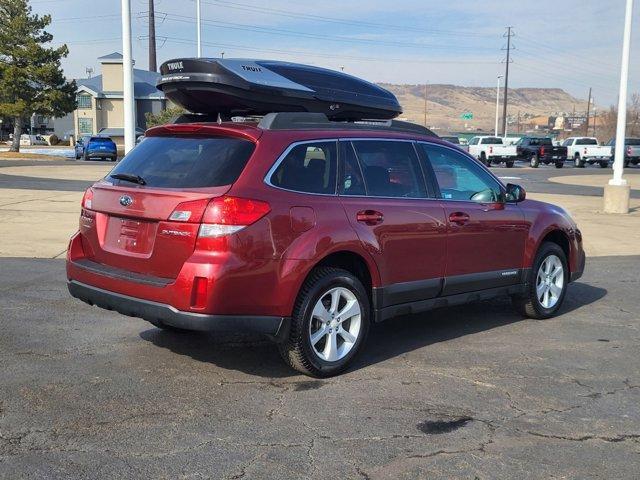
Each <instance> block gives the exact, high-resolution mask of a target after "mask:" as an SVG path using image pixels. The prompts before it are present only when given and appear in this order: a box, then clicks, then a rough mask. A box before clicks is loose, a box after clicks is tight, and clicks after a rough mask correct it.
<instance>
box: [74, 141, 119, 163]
mask: <svg viewBox="0 0 640 480" xmlns="http://www.w3.org/2000/svg"><path fill="white" fill-rule="evenodd" d="M75 155H76V160H78V159H80V158H82V159H83V160H91V159H92V158H100V159H107V160H111V161H112V162H115V161H116V160H117V159H118V148H117V147H116V144H115V143H114V141H113V140H111V138H110V137H104V136H91V135H83V136H82V137H80V138H79V139H78V141H77V142H76V146H75Z"/></svg>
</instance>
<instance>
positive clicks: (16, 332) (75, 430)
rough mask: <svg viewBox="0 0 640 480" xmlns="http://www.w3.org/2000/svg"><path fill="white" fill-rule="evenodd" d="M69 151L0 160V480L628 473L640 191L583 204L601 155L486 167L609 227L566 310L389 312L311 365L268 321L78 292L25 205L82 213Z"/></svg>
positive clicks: (636, 448)
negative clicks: (254, 324) (191, 322)
mask: <svg viewBox="0 0 640 480" xmlns="http://www.w3.org/2000/svg"><path fill="white" fill-rule="evenodd" d="M30 166H31V167H32V168H33V170H30V168H26V169H25V167H30ZM80 166H81V164H79V163H76V162H66V163H65V162H64V161H61V162H31V163H30V162H24V161H23V162H19V163H16V162H11V161H0V195H2V192H3V191H4V192H5V195H4V196H0V200H1V201H0V219H3V220H4V223H5V230H6V229H14V230H17V232H14V234H15V235H14V236H6V237H2V236H1V235H5V234H6V232H5V233H3V234H0V240H2V242H4V243H5V244H7V243H8V242H9V243H10V242H14V243H15V245H13V244H11V245H9V246H8V247H5V246H2V245H0V250H2V252H1V254H2V258H0V272H1V274H0V328H1V331H0V365H2V368H1V369H0V478H7V479H14V478H34V479H35V478H38V479H40V478H82V479H84V478H86V479H95V478H167V479H174V478H198V479H200V478H212V479H218V478H227V479H238V478H246V479H249V478H278V479H285V478H286V479H288V478H300V479H306V478H356V479H377V478H406V479H415V478H430V479H432V478H442V479H445V478H468V479H476V478H477V479H493V478H508V479H514V478H625V479H626V478H629V479H631V478H638V471H640V408H638V405H640V300H638V297H637V291H638V288H639V286H640V275H639V273H638V272H639V270H640V243H638V235H640V233H639V232H640V217H639V215H638V213H639V212H638V209H639V207H638V205H639V204H640V202H638V201H637V199H639V198H640V192H639V191H638V190H634V191H633V197H634V202H633V203H632V205H633V208H634V212H633V213H632V214H631V215H629V216H626V217H623V218H622V219H621V220H619V223H615V221H618V220H611V219H608V218H605V217H604V216H594V215H593V214H590V215H591V216H588V215H587V213H581V212H582V211H581V210H579V209H578V206H579V205H591V203H589V202H592V203H593V204H594V205H595V204H596V203H595V202H596V201H597V195H599V194H601V191H602V189H601V187H599V186H597V185H598V182H600V180H601V179H600V176H601V175H602V174H603V173H606V172H603V171H602V170H601V169H599V168H597V169H594V168H587V169H584V170H578V169H573V168H565V169H562V170H556V169H555V168H540V169H538V170H532V169H530V168H525V167H518V168H513V169H506V168H497V169H496V170H495V171H496V172H497V173H498V175H500V176H502V177H505V180H504V181H505V182H507V181H511V182H513V183H521V184H523V185H524V186H525V188H527V190H528V191H529V192H531V193H532V196H534V195H539V196H540V198H544V199H550V198H558V199H559V200H561V201H565V202H568V203H569V204H570V205H576V207H575V208H576V209H577V212H578V214H579V215H583V216H584V221H585V222H592V223H593V225H592V226H591V227H588V228H585V229H583V230H585V231H589V232H594V233H592V234H591V235H592V236H595V235H596V232H598V230H603V232H602V235H603V236H602V237H598V238H599V243H598V242H595V241H594V243H593V246H592V247H590V248H591V250H590V251H591V253H590V257H589V258H588V261H587V268H586V272H585V275H584V277H583V278H581V279H580V280H579V281H578V282H576V283H575V284H572V285H571V286H570V287H569V290H568V295H567V300H566V302H565V304H564V306H563V308H562V310H561V314H560V315H559V316H558V317H556V318H553V319H550V320H545V321H534V320H526V319H523V318H521V317H519V316H518V315H516V314H515V313H514V312H513V311H512V310H511V308H510V304H509V301H508V299H496V300H492V301H488V302H480V303H476V304H473V305H468V306H463V307H456V308H452V309H448V310H438V311H433V312H430V313H428V314H423V315H420V316H415V317H410V318H398V319H394V320H390V321H388V322H386V323H383V324H379V325H376V326H375V327H374V328H373V331H372V334H371V335H370V337H369V340H368V344H367V348H366V350H365V352H364V354H363V355H362V356H361V357H360V358H359V360H358V361H357V362H356V365H355V366H354V368H352V369H351V370H349V371H348V372H347V373H345V374H343V375H342V376H340V377H337V378H332V379H328V380H315V379H311V378H308V377H304V376H301V375H298V374H296V373H295V372H293V371H291V370H289V369H288V368H287V367H286V366H285V365H284V364H283V362H282V361H281V360H280V358H279V355H278V352H277V350H276V348H275V346H274V345H272V344H271V343H269V342H267V341H265V340H263V339H261V338H258V337H246V336H238V335H219V336H211V335H203V334H196V333H194V334H175V333H168V332H163V331H160V330H158V329H156V328H155V327H153V326H152V325H150V324H148V323H146V322H144V321H142V320H138V319H133V318H128V317H123V316H120V315H118V314H115V313H112V312H107V311H103V310H99V309H97V308H92V307H89V306H88V305H85V304H82V303H80V302H78V301H77V300H74V299H72V298H70V297H69V295H68V293H67V291H66V285H65V273H64V261H63V259H62V258H59V257H60V255H59V254H58V255H52V254H49V253H50V251H51V252H53V253H57V251H56V250H57V249H58V244H57V243H55V242H59V241H61V240H60V239H59V238H58V237H55V238H51V239H46V238H45V239H41V238H40V237H38V239H37V241H36V240H33V241H31V238H35V237H36V236H37V232H34V231H33V230H37V227H38V223H35V224H33V225H31V226H29V224H28V220H29V212H32V213H33V212H35V211H36V210H37V209H38V208H44V207H40V206H42V205H45V206H47V205H53V206H52V207H51V209H50V210H49V211H47V213H46V216H47V221H51V222H57V223H59V224H61V225H63V226H64V225H66V223H65V222H67V217H69V218H71V217H73V215H76V218H77V213H75V211H73V209H72V207H68V208H67V207H66V203H65V202H67V201H68V203H69V205H71V204H73V205H75V204H76V203H77V202H79V197H78V196H81V192H82V191H83V190H84V188H86V186H88V185H89V184H90V183H91V178H90V177H91V176H92V175H94V173H89V174H88V175H84V174H83V172H82V171H81V170H78V169H77V167H80ZM82 166H85V167H87V169H88V170H87V172H94V171H95V172H99V171H101V168H102V167H103V166H102V165H100V164H97V163H95V162H88V163H86V164H82ZM16 167H20V168H23V170H15V168H16ZM42 167H60V168H53V169H47V168H44V169H43V168H42ZM68 167H74V168H76V169H75V170H66V169H67V168H68ZM7 168H14V170H6V169H7ZM105 168H108V167H105ZM89 169H94V170H89ZM3 170H4V172H7V173H3ZM632 170H633V169H632ZM635 170H637V171H638V173H640V169H635ZM65 171H68V172H73V174H71V173H69V175H64V172H65ZM8 172H11V173H8ZM60 172H63V174H60ZM567 176H568V177H572V176H580V177H593V179H590V178H587V179H586V180H585V179H582V178H581V179H577V180H576V179H573V180H572V179H571V178H569V180H566V179H565V180H562V181H558V178H557V177H567ZM507 177H512V178H507ZM513 177H516V178H513ZM596 177H597V178H596ZM550 178H551V180H550ZM591 180H593V181H591ZM567 182H573V183H567ZM576 182H577V183H576ZM7 192H8V193H7ZM38 192H40V193H41V194H42V196H41V197H38V198H35V196H36V195H37V193H38ZM56 192H57V193H56ZM54 193H56V195H59V196H56V195H54ZM16 195H24V199H23V200H15V201H12V200H11V199H12V198H13V197H14V196H16ZM27 195H33V196H34V197H33V198H32V197H28V196H27ZM76 197H77V199H76ZM20 198H23V197H20ZM67 198H68V200H67ZM46 199H49V200H46ZM60 199H64V201H63V200H60ZM594 199H595V200H594ZM34 202H40V203H34ZM42 202H45V203H42ZM47 202H48V203H47ZM55 202H59V203H58V204H55ZM74 202H75V203H74ZM580 202H582V203H580ZM54 204H55V205H54ZM58 205H60V206H58ZM21 206H22V207H21ZM20 208H24V209H25V210H20ZM73 208H77V206H76V207H73ZM594 208H596V207H591V206H589V207H588V208H587V207H585V212H587V210H589V209H591V210H593V209H594ZM591 210H589V211H591ZM16 211H17V212H18V214H17V216H20V218H23V217H24V219H25V221H17V220H15V221H14V218H15V216H16ZM572 213H573V212H572ZM69 221H71V220H69ZM606 222H610V223H609V224H607V223H606ZM579 223H580V222H579ZM7 225H8V226H7ZM603 225H606V228H603ZM30 227H33V229H32V228H30ZM581 227H582V225H581ZM64 228H68V227H66V226H65V227H64ZM64 228H61V230H64ZM589 228H591V230H589ZM20 229H22V230H20ZM625 229H626V230H625ZM605 230H606V231H605ZM607 231H611V232H613V233H614V237H612V238H619V239H620V241H619V242H618V243H619V244H618V245H611V243H612V241H611V238H609V237H606V234H607ZM625 232H626V233H625ZM62 233H64V232H62ZM70 233H71V232H69V234H70ZM623 235H626V236H627V238H626V240H624V239H623V238H622V236H623ZM16 238H19V239H22V243H25V244H28V243H30V242H31V243H33V244H36V245H42V250H41V251H42V252H45V253H41V254H40V253H37V252H36V253H34V254H29V255H26V254H24V253H21V252H23V250H21V245H19V242H17V241H16V240H15V239H16ZM625 241H626V243H625ZM2 242H0V243H2ZM39 242H40V243H39ZM47 242H54V243H55V245H54V246H53V247H50V249H47V248H45V247H46V246H47ZM622 247H624V248H622ZM62 248H64V246H63V247H62ZM49 250H50V251H49ZM609 250H610V251H611V252H613V253H612V254H611V255H607V254H606V253H607V252H608V251H609ZM34 251H35V250H34ZM38 251H40V250H38ZM12 252H17V253H12ZM27 256H28V257H39V258H26V257H27ZM52 257H58V258H52Z"/></svg>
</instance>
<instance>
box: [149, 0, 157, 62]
mask: <svg viewBox="0 0 640 480" xmlns="http://www.w3.org/2000/svg"><path fill="white" fill-rule="evenodd" d="M154 2H155V0H149V71H150V72H155V71H156V70H157V69H158V65H157V62H156V12H155V8H154Z"/></svg>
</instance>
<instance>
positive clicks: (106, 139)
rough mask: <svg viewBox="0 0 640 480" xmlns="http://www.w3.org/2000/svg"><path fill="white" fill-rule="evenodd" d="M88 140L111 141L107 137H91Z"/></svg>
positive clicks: (96, 141)
mask: <svg viewBox="0 0 640 480" xmlns="http://www.w3.org/2000/svg"><path fill="white" fill-rule="evenodd" d="M90 141H91V142H94V143H111V142H112V141H113V140H111V139H110V138H109V137H91V140H90Z"/></svg>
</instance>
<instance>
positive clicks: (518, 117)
mask: <svg viewBox="0 0 640 480" xmlns="http://www.w3.org/2000/svg"><path fill="white" fill-rule="evenodd" d="M518 133H520V110H518Z"/></svg>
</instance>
